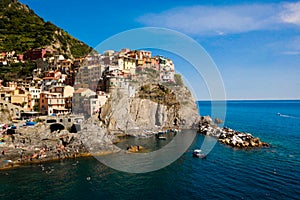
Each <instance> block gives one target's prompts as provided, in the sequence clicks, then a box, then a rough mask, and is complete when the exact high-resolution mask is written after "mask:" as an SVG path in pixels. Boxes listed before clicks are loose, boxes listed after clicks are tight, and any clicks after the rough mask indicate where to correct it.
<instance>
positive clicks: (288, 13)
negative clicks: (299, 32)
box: [281, 2, 300, 25]
mask: <svg viewBox="0 0 300 200" xmlns="http://www.w3.org/2000/svg"><path fill="white" fill-rule="evenodd" d="M281 20H282V22H285V23H291V24H296V25H300V2H296V3H286V4H284V5H283V11H282V12H281Z"/></svg>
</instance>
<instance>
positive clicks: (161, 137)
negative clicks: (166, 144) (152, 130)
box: [157, 135, 167, 140]
mask: <svg viewBox="0 0 300 200" xmlns="http://www.w3.org/2000/svg"><path fill="white" fill-rule="evenodd" d="M157 139H159V140H166V139H167V137H165V136H162V135H161V136H158V137H157Z"/></svg>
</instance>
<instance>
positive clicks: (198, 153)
mask: <svg viewBox="0 0 300 200" xmlns="http://www.w3.org/2000/svg"><path fill="white" fill-rule="evenodd" d="M201 152H202V151H201V149H195V150H194V151H193V157H196V158H202V159H205V158H206V155H205V154H203V153H201Z"/></svg>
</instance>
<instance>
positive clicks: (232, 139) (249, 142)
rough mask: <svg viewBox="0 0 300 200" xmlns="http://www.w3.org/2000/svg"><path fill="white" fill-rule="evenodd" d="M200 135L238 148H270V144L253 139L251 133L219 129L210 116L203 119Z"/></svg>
mask: <svg viewBox="0 0 300 200" xmlns="http://www.w3.org/2000/svg"><path fill="white" fill-rule="evenodd" d="M199 131H200V133H202V134H204V135H209V136H212V137H215V138H218V141H219V142H221V143H223V144H226V145H229V146H232V147H237V148H250V147H268V146H269V144H267V143H265V142H262V141H261V140H260V139H259V138H257V137H253V136H252V135H251V134H250V133H243V132H239V131H235V130H232V129H230V128H226V127H225V128H220V127H218V126H217V125H216V124H215V123H214V122H213V120H212V119H211V118H210V117H209V116H205V117H201V120H200V129H199Z"/></svg>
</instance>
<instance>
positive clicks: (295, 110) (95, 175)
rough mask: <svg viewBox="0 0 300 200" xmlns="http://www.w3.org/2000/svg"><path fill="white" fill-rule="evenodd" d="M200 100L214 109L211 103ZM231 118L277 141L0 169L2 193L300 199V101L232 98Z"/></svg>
mask: <svg viewBox="0 0 300 200" xmlns="http://www.w3.org/2000/svg"><path fill="white" fill-rule="evenodd" d="M198 104H199V107H200V113H201V115H208V114H210V102H204V101H201V102H198ZM277 113H281V115H277ZM225 125H226V126H229V127H231V128H233V129H237V130H239V131H245V132H250V133H252V134H253V135H255V136H257V137H259V138H260V139H261V140H262V141H265V142H268V143H270V144H271V147H270V148H263V149H255V150H254V149H249V150H239V149H233V148H230V147H227V146H224V145H222V144H219V143H217V144H216V145H215V147H214V149H213V150H212V151H211V152H210V154H209V155H208V156H207V159H206V160H202V159H195V158H193V157H192V156H191V151H192V150H193V149H194V148H196V147H200V146H201V144H202V141H203V139H204V136H202V135H198V136H197V138H196V139H195V142H194V143H193V144H192V146H191V147H190V148H189V150H188V151H187V152H186V153H184V154H183V155H182V156H181V157H180V158H179V159H178V160H177V161H175V162H174V163H172V164H171V165H169V166H168V167H166V168H163V169H161V170H158V171H154V172H150V173H144V174H129V173H125V172H119V171H116V170H113V169H111V168H108V167H106V166H104V165H102V164H101V163H99V162H98V161H97V160H96V159H94V158H79V159H77V160H64V161H57V162H50V163H45V164H43V166H44V168H45V170H44V171H42V167H41V166H39V165H31V166H30V165H29V166H23V167H21V168H17V169H11V170H6V171H0V199H55V200H57V199H130V200H131V199H300V149H299V147H300V101H296V100H295V101H292V100H290V101H281V100H280V101H279V100H278V101H228V102H227V115H226V122H225ZM156 145H157V144H156Z"/></svg>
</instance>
